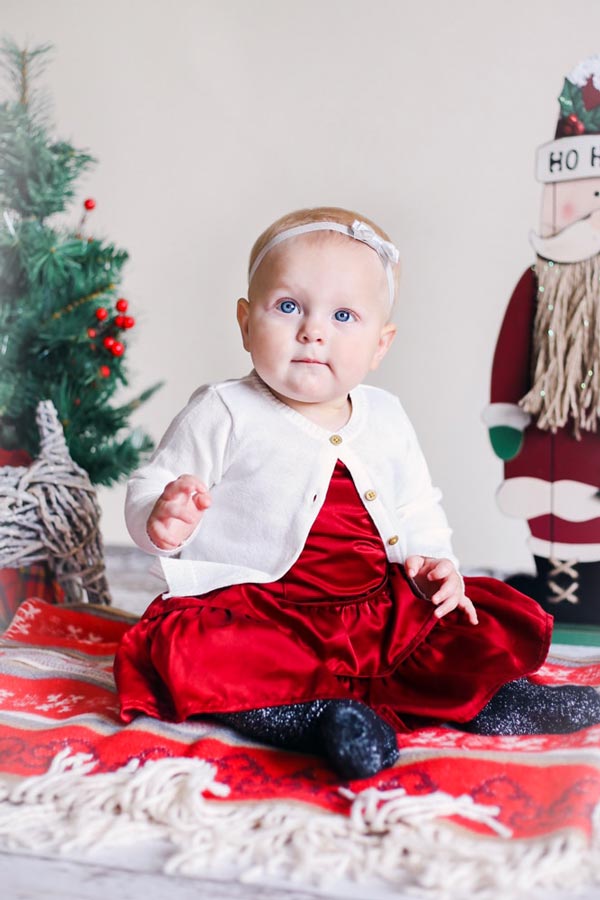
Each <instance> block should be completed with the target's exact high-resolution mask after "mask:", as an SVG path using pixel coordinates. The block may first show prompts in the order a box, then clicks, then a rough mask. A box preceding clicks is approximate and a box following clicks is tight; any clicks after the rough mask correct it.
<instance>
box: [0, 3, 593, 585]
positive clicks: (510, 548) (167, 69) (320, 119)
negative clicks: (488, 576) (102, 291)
mask: <svg viewBox="0 0 600 900" xmlns="http://www.w3.org/2000/svg"><path fill="white" fill-rule="evenodd" d="M0 32H2V33H3V34H5V35H9V36H11V37H12V38H13V39H15V40H17V41H19V42H23V41H28V42H29V43H30V44H35V43H43V42H51V43H53V44H54V45H55V56H54V62H53V63H52V65H51V66H50V68H49V70H48V73H47V79H46V81H47V87H48V89H49V91H50V93H51V95H52V98H53V103H54V119H55V122H56V130H57V133H58V134H60V135H61V136H63V137H67V138H69V139H71V140H72V141H73V142H74V143H75V144H76V145H77V146H80V147H87V148H89V150H90V151H91V152H92V153H93V155H94V156H95V157H96V158H97V159H98V161H99V163H98V165H97V167H96V168H95V169H94V171H93V172H92V173H91V174H90V175H88V176H87V177H86V180H85V183H83V184H82V191H81V195H80V198H79V200H80V199H81V198H83V197H84V196H93V197H94V198H95V199H96V201H97V210H96V211H95V213H94V214H93V218H92V219H91V221H90V227H91V228H92V229H93V230H94V232H95V233H96V234H98V235H102V236H105V237H107V238H109V239H110V240H112V241H114V242H116V243H117V244H118V245H120V246H122V247H124V248H125V249H127V250H128V251H129V253H130V255H131V260H130V262H129V264H128V266H127V268H126V270H125V280H124V283H123V286H122V293H123V295H124V296H126V297H128V298H129V300H130V303H131V312H132V314H133V315H134V316H136V318H137V321H138V327H137V328H136V329H135V330H134V331H133V332H132V333H131V338H132V339H131V342H130V346H129V347H128V350H127V354H128V359H129V366H130V373H131V380H132V389H133V390H135V391H137V390H139V389H141V388H143V387H144V386H146V385H148V384H150V383H151V382H153V381H155V380H157V379H164V380H165V381H166V385H165V387H164V388H163V389H162V390H161V391H160V393H159V394H157V395H156V396H155V397H154V398H153V399H152V401H150V402H149V403H148V404H146V406H144V407H143V408H141V409H140V410H139V412H138V414H137V419H136V424H139V425H142V426H144V427H145V428H146V429H147V430H148V431H149V432H150V433H151V434H152V435H153V437H155V438H159V437H160V435H161V434H162V432H163V431H164V429H165V427H166V426H167V424H168V422H169V421H170V419H171V418H172V416H173V415H174V414H175V412H176V411H177V410H178V409H179V408H180V407H181V406H182V405H183V404H184V402H185V401H186V399H187V397H188V396H189V394H190V393H191V391H192V390H193V388H194V387H195V386H197V385H198V384H201V383H203V382H206V381H213V380H218V379H222V378H227V377H236V376H239V375H243V374H245V373H246V371H247V370H248V369H249V357H248V356H247V355H246V354H245V352H244V351H243V349H242V347H241V343H240V340H239V338H238V334H237V325H236V323H235V317H234V314H235V301H236V299H237V298H238V297H239V296H241V295H243V294H244V292H245V270H246V260H247V255H248V253H249V250H250V246H251V244H252V243H253V241H254V239H255V237H256V236H257V235H258V234H259V232H260V231H261V230H262V229H263V228H264V227H265V226H266V225H268V224H269V223H270V222H271V221H272V220H273V219H275V218H276V217H278V216H279V215H281V214H283V213H284V212H287V211H289V210H291V209H294V208H297V207H300V206H305V205H317V204H319V205H320V204H332V205H341V206H347V207H350V208H354V209H357V210H359V211H361V212H363V213H364V214H365V215H368V216H370V217H372V218H374V219H375V220H376V221H377V222H379V223H380V224H381V225H382V226H383V227H384V228H385V229H386V230H387V231H388V232H389V233H390V234H391V235H392V237H393V239H394V240H395V241H396V243H397V244H398V246H399V247H400V249H401V254H402V259H403V265H404V275H403V279H402V285H401V302H400V305H399V309H398V311H397V314H396V320H397V322H398V325H399V335H398V338H397V340H396V343H395V345H394V348H393V350H392V351H391V353H390V355H389V356H388V358H387V359H386V361H385V363H384V365H383V366H382V368H381V369H380V370H379V371H378V372H377V373H375V375H374V376H373V382H374V383H376V384H379V385H381V386H384V387H387V388H388V389H390V390H392V391H394V392H396V393H398V394H399V395H400V396H401V398H402V400H403V402H404V405H405V406H406V408H407V410H408V412H409V414H410V415H411V417H412V419H413V421H414V424H415V426H416V428H417V431H418V433H419V435H420V438H421V443H422V445H423V448H424V450H425V453H426V455H427V457H428V459H429V462H430V467H431V470H432V473H433V476H434V480H435V482H436V483H437V484H439V485H440V487H441V488H442V490H443V493H444V496H445V505H446V510H447V513H448V516H449V518H450V520H451V523H452V525H453V528H454V536H455V547H456V551H457V553H458V555H459V556H460V557H461V559H462V561H463V563H464V564H465V565H468V566H474V565H476V566H487V565H489V566H494V567H500V568H503V569H515V568H518V567H521V568H532V566H531V564H530V557H529V553H528V551H527V549H526V547H525V537H526V534H527V531H526V527H525V525H524V524H523V523H521V522H519V521H517V520H509V519H506V518H505V517H504V516H502V515H501V514H500V513H499V511H498V510H497V509H496V506H495V501H494V492H495V490H496V487H497V485H498V484H499V482H500V480H501V464H500V462H499V461H498V460H496V459H495V457H494V455H493V453H492V451H491V448H490V446H489V444H488V439H487V434H486V430H485V428H484V426H483V424H482V422H481V419H480V413H481V410H482V408H483V407H484V406H485V404H486V402H487V394H488V384H489V373H490V367H491V360H492V354H493V349H494V344H495V340H496V335H497V331H498V327H499V325H500V322H501V319H502V316H503V314H504V309H505V306H506V303H507V301H508V298H509V296H510V293H511V291H512V289H513V287H514V285H515V284H516V282H517V280H518V278H519V276H520V274H521V272H522V271H523V269H524V268H525V267H526V266H527V265H528V264H530V262H532V260H533V256H532V251H531V250H530V248H529V244H528V239H527V235H528V231H529V229H530V228H531V227H535V226H536V224H537V219H538V211H539V201H540V196H541V191H540V188H539V186H538V185H537V184H536V182H535V180H534V176H533V160H534V151H535V148H536V147H537V146H538V145H539V144H541V143H543V142H545V141H548V140H551V139H552V137H553V135H554V128H555V124H556V120H557V114H558V102H557V99H556V98H557V96H558V94H559V93H560V89H561V87H562V79H563V77H564V75H565V74H566V73H567V72H568V71H569V70H570V69H571V68H572V67H573V66H574V65H575V63H577V62H578V61H579V60H580V59H581V58H583V57H585V56H587V55H589V54H591V53H597V52H600V3H599V2H598V0H573V2H571V3H564V2H563V0H561V2H552V0H527V2H526V3H523V2H521V0H503V2H498V0H496V2H492V0H479V2H477V0H452V2H451V3H448V2H447V0H423V2H421V3H414V0H369V2H368V3H367V2H365V0H303V2H300V3H299V2H292V0H220V2H214V0H170V2H167V0H102V2H100V3H98V2H91V0H52V2H48V0H0ZM72 215H73V221H75V220H76V219H77V217H78V215H79V206H77V207H76V208H74V210H73V213H72ZM123 498H124V489H123V487H118V488H114V489H111V490H102V491H101V501H102V505H103V510H104V515H103V530H104V535H105V539H106V540H107V541H109V542H111V543H128V542H129V538H128V535H127V533H126V530H125V526H124V523H123V515H122V506H123Z"/></svg>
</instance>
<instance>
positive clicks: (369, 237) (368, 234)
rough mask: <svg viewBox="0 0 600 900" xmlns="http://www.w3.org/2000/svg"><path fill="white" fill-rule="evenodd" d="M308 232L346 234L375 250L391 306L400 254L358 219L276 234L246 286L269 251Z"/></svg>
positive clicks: (319, 224)
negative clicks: (346, 222)
mask: <svg viewBox="0 0 600 900" xmlns="http://www.w3.org/2000/svg"><path fill="white" fill-rule="evenodd" d="M309 231H339V232H340V233H341V234H347V235H348V237H351V238H354V239H355V240H357V241H362V243H363V244H367V245H368V246H369V247H371V248H372V249H373V250H375V252H376V253H377V255H378V256H379V259H380V260H381V262H382V263H383V267H384V269H385V274H386V277H387V283H388V289H389V292H390V306H391V305H392V304H393V302H394V273H393V272H392V265H395V264H396V263H397V262H398V260H399V259H400V254H399V252H398V249H397V247H395V246H394V245H393V244H392V243H391V241H384V240H383V238H382V237H380V236H379V235H378V234H377V232H376V231H373V229H372V228H371V226H370V225H367V224H366V222H361V221H360V220H359V219H355V220H354V222H353V223H352V225H341V224H340V223H339V222H310V223H309V224H307V225H296V227H295V228H288V229H287V231H280V232H279V234H276V235H275V237H273V238H271V240H270V241H269V242H268V243H267V244H265V246H264V247H263V248H262V250H261V251H260V253H259V254H258V256H257V257H256V259H255V260H254V265H253V266H252V268H251V269H250V274H249V275H248V284H250V282H251V281H252V279H253V277H254V274H255V272H256V270H257V269H258V267H259V266H260V264H261V262H262V261H263V259H264V258H265V256H266V255H267V253H268V252H269V250H272V249H273V247H276V246H277V244H281V242H282V241H287V240H288V238H293V237H296V236H297V235H299V234H306V233H307V232H309Z"/></svg>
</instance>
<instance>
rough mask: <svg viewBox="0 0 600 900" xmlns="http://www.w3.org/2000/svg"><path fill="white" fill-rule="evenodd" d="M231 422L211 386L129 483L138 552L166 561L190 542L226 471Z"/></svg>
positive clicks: (128, 512) (128, 509)
mask: <svg viewBox="0 0 600 900" xmlns="http://www.w3.org/2000/svg"><path fill="white" fill-rule="evenodd" d="M231 434H232V422H231V416H230V414H229V411H228V409H227V408H226V406H225V405H224V403H223V400H222V399H221V397H220V395H219V394H218V392H217V391H216V390H215V389H214V388H213V387H211V386H208V387H204V388H201V389H199V390H198V391H197V392H196V394H194V395H193V397H192V398H191V400H190V402H189V403H188V404H187V406H186V407H185V409H183V410H182V411H181V412H180V413H179V415H178V416H177V417H176V418H175V419H174V421H173V422H172V423H171V425H170V426H169V428H168V429H167V431H166V433H165V435H164V436H163V438H162V440H161V441H160V443H159V445H158V447H157V448H156V450H155V452H154V454H153V455H152V458H151V459H150V460H149V461H148V462H147V463H146V465H144V466H142V468H141V469H138V471H137V472H136V473H135V474H134V475H133V476H132V477H131V478H130V479H129V482H128V484H127V500H126V503H125V519H126V522H127V527H128V529H129V533H130V534H131V537H132V538H133V540H134V541H135V542H136V544H137V545H138V547H140V549H142V550H144V551H145V552H146V553H150V554H152V555H155V556H170V555H172V554H173V553H175V552H177V551H178V549H179V548H180V547H181V546H182V545H183V544H185V543H186V541H187V540H188V539H192V538H193V534H194V532H195V530H196V528H197V527H198V526H200V527H201V528H204V527H205V525H204V522H202V523H201V521H200V520H201V519H202V517H203V515H204V513H205V512H206V510H207V508H208V507H209V506H210V504H211V496H210V494H209V490H210V491H211V492H212V490H213V487H216V485H218V484H219V482H220V481H221V480H222V478H223V474H224V471H225V469H226V467H227V464H228V463H227V460H228V447H229V441H230V438H231Z"/></svg>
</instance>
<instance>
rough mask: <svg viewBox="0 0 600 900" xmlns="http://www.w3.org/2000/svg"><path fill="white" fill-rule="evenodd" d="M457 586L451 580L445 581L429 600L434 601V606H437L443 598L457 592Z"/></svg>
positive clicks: (445, 598)
mask: <svg viewBox="0 0 600 900" xmlns="http://www.w3.org/2000/svg"><path fill="white" fill-rule="evenodd" d="M457 587H458V585H457V584H453V583H452V581H445V582H444V583H443V585H442V586H441V588H440V589H439V590H437V591H436V592H435V594H433V595H432V596H431V602H432V603H435V605H436V606H439V604H440V603H443V602H444V600H447V599H448V598H449V597H452V596H454V595H456V594H458V591H457Z"/></svg>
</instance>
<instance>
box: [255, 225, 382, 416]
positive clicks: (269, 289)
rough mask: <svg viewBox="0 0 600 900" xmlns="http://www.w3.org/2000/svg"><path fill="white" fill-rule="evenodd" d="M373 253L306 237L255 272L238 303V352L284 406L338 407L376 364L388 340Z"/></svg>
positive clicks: (287, 244) (340, 241) (284, 246)
mask: <svg viewBox="0 0 600 900" xmlns="http://www.w3.org/2000/svg"><path fill="white" fill-rule="evenodd" d="M388 314H389V294H388V285H387V279H386V274H385V269H384V267H383V263H382V262H381V260H380V258H379V256H378V255H377V253H376V252H375V251H374V250H372V249H371V248H370V247H368V246H367V245H365V244H362V243H360V242H359V241H356V240H353V239H351V238H346V237H342V236H338V235H329V234H324V233H323V232H320V233H319V234H318V235H314V234H306V235H300V236H298V237H295V238H291V239H289V240H287V241H283V242H282V243H281V244H280V245H279V246H277V247H275V248H273V249H272V250H270V251H269V253H268V254H267V255H266V257H265V258H264V260H263V262H262V263H261V264H260V266H259V268H258V270H257V272H256V274H255V276H254V278H253V280H252V285H251V288H250V293H249V300H240V301H239V302H238V322H239V324H240V329H241V332H242V338H243V341H244V347H245V348H246V350H248V351H249V352H250V355H251V356H252V362H253V364H254V367H255V369H256V371H257V373H258V374H259V376H260V377H261V378H262V380H263V381H264V382H265V383H266V384H267V385H268V386H269V387H270V388H271V390H272V391H273V392H274V393H275V394H276V395H277V396H279V397H280V399H282V400H283V401H284V402H287V403H288V404H289V405H291V406H296V405H297V404H305V403H310V404H322V405H324V406H326V405H329V404H332V403H336V402H340V401H341V400H343V399H345V398H346V397H347V396H348V392H349V391H350V390H351V389H352V388H354V387H356V385H357V384H359V383H360V382H361V381H363V379H364V377H365V375H366V374H367V373H368V372H369V370H371V369H376V368H377V366H378V365H379V363H380V361H381V360H382V359H383V357H384V355H385V353H386V352H387V349H388V347H389V345H390V344H391V342H392V339H393V337H394V333H395V326H394V325H392V324H391V323H389V322H388V321H387V320H388Z"/></svg>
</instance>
